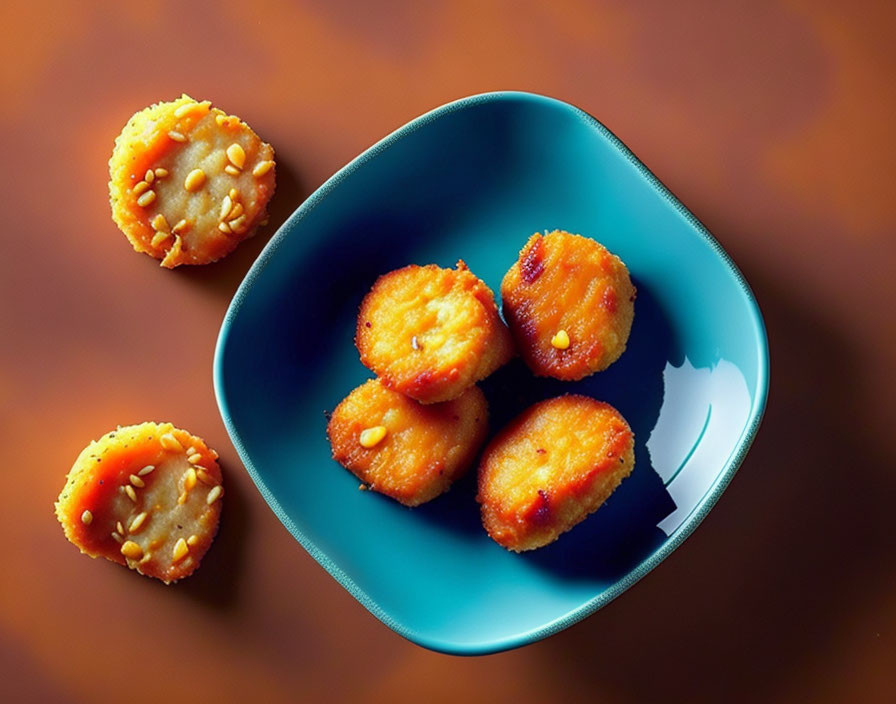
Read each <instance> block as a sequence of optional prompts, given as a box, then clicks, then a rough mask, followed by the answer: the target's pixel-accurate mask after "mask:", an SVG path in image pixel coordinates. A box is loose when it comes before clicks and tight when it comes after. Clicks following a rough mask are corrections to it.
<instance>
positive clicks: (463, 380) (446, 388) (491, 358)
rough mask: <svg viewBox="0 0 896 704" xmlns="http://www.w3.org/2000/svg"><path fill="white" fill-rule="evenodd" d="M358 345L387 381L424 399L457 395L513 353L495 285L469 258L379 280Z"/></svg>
mask: <svg viewBox="0 0 896 704" xmlns="http://www.w3.org/2000/svg"><path fill="white" fill-rule="evenodd" d="M355 344H356V345H357V347H358V351H359V352H360V353H361V361H362V362H363V363H364V365H365V366H366V367H368V368H369V369H371V370H373V371H374V372H375V373H376V374H377V375H378V376H379V377H380V378H381V379H382V380H383V383H384V384H385V385H386V386H388V387H389V388H392V389H395V390H396V391H400V392H401V393H403V394H406V395H408V396H410V397H411V398H414V399H416V400H418V401H420V402H421V403H437V402H440V401H449V400H451V399H454V398H457V397H458V396H460V395H461V394H462V393H463V392H464V391H466V390H467V389H468V388H470V387H471V386H472V385H473V384H475V383H476V382H477V381H479V380H481V379H484V378H485V377H487V376H488V375H489V374H491V373H492V372H493V371H495V370H496V369H497V368H498V367H500V366H501V365H503V364H505V363H506V362H508V361H509V360H510V358H511V357H513V354H514V350H513V341H512V339H511V336H510V332H509V331H508V329H507V326H505V325H504V323H503V322H502V321H501V318H500V316H499V314H498V308H497V306H496V305H495V299H494V295H493V294H492V292H491V289H489V287H488V286H486V285H485V284H484V283H483V282H482V281H481V280H480V279H479V278H477V277H476V276H475V275H473V274H472V273H471V272H470V270H469V269H468V268H467V265H466V264H464V263H463V262H462V261H459V262H458V263H457V269H442V268H441V267H438V266H436V265H435V264H430V265H428V266H416V265H412V266H406V267H404V268H403V269H397V270H396V271H392V272H389V273H388V274H385V275H383V276H381V277H380V278H379V279H377V281H376V283H375V284H374V285H373V288H372V289H371V291H370V293H368V294H367V296H366V297H365V298H364V301H363V302H362V304H361V311H360V313H359V315H358V328H357V332H356V334H355Z"/></svg>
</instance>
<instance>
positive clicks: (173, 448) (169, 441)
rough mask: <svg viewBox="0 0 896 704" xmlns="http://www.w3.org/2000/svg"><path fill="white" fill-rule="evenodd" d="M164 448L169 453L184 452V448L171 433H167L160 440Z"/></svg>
mask: <svg viewBox="0 0 896 704" xmlns="http://www.w3.org/2000/svg"><path fill="white" fill-rule="evenodd" d="M159 442H160V443H161V445H162V447H163V448H164V449H166V450H168V451H169V452H183V451H184V446H183V445H181V444H180V442H179V441H178V439H177V438H176V437H174V435H172V434H171V433H165V434H164V435H162V436H161V437H160V438H159Z"/></svg>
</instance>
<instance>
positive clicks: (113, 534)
mask: <svg viewBox="0 0 896 704" xmlns="http://www.w3.org/2000/svg"><path fill="white" fill-rule="evenodd" d="M112 540H114V541H115V542H116V543H121V541H122V537H121V536H120V535H119V534H118V533H116V532H115V531H114V530H113V531H112Z"/></svg>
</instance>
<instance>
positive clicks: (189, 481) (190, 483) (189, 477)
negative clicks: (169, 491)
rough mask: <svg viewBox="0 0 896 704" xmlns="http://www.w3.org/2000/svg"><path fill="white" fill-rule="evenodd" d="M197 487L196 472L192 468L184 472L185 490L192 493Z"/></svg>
mask: <svg viewBox="0 0 896 704" xmlns="http://www.w3.org/2000/svg"><path fill="white" fill-rule="evenodd" d="M194 486H196V470H195V469H193V468H192V467H190V468H189V469H188V470H187V471H186V472H184V489H185V490H187V491H190V490H191V489H192V488H193V487H194Z"/></svg>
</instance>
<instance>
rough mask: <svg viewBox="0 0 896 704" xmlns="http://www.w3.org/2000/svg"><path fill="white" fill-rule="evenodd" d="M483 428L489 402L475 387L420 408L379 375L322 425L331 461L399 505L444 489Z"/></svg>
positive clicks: (466, 461) (471, 454) (469, 458)
mask: <svg viewBox="0 0 896 704" xmlns="http://www.w3.org/2000/svg"><path fill="white" fill-rule="evenodd" d="M487 432H488V405H487V404H486V401H485V396H484V395H483V393H482V391H480V390H479V388H478V387H476V386H473V387H470V388H469V389H467V390H466V391H465V392H464V393H463V394H461V396H460V397H458V398H456V399H454V400H453V401H445V402H443V403H435V404H429V405H423V404H420V403H417V402H416V401H414V400H413V399H411V398H408V397H407V396H405V395H403V394H400V393H398V392H397V391H392V390H391V389H388V388H386V386H385V385H383V384H382V383H381V382H380V380H378V379H371V380H370V381H368V382H366V383H365V384H362V385H361V386H359V387H358V388H356V389H355V390H354V391H352V392H351V393H350V394H349V395H348V396H347V397H346V398H345V399H344V400H343V401H342V402H341V403H340V404H339V405H338V406H337V407H336V410H335V411H333V415H332V416H331V418H330V422H329V424H328V426H327V435H328V436H329V438H330V444H331V446H332V448H333V459H335V460H336V461H337V462H339V464H341V465H342V466H344V467H345V468H346V469H348V470H349V471H351V472H352V473H353V474H354V475H355V476H356V477H358V478H359V479H360V480H361V481H362V482H364V484H365V485H367V487H369V488H370V489H373V490H374V491H378V492H380V493H382V494H385V495H386V496H391V497H392V498H393V499H395V500H396V501H399V502H401V503H402V504H404V505H405V506H418V505H419V504H422V503H424V502H426V501H429V500H430V499H433V498H435V497H436V496H438V495H439V494H441V493H443V492H445V491H447V490H448V488H449V487H450V486H451V483H452V482H454V481H455V480H456V479H458V478H459V477H460V476H462V475H463V474H464V473H466V471H467V470H468V469H469V467H470V465H471V464H472V463H473V460H474V459H475V457H476V453H477V452H478V450H479V448H480V447H481V446H482V443H483V442H484V441H485V436H486V433H487ZM362 486H363V485H362Z"/></svg>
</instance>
